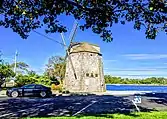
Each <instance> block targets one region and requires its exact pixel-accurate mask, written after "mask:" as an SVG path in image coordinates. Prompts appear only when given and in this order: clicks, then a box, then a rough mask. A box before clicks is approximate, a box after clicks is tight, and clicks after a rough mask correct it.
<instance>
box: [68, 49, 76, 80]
mask: <svg viewBox="0 0 167 119" xmlns="http://www.w3.org/2000/svg"><path fill="white" fill-rule="evenodd" d="M66 56H67V57H68V60H69V62H70V64H71V67H72V70H73V72H74V77H75V79H77V75H76V71H75V68H74V65H73V62H72V59H71V56H70V53H69V51H67V55H66Z"/></svg>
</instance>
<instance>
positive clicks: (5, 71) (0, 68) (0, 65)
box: [0, 60, 15, 87]
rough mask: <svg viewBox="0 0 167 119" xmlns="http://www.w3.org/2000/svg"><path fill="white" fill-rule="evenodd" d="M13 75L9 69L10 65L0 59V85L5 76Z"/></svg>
mask: <svg viewBox="0 0 167 119" xmlns="http://www.w3.org/2000/svg"><path fill="white" fill-rule="evenodd" d="M14 76H15V73H14V72H13V70H12V69H11V66H10V65H9V64H8V63H5V62H4V61H3V60H2V61H0V87H1V85H2V84H3V83H4V81H5V79H6V78H10V77H14Z"/></svg>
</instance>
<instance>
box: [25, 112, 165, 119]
mask: <svg viewBox="0 0 167 119" xmlns="http://www.w3.org/2000/svg"><path fill="white" fill-rule="evenodd" d="M26 119H167V111H166V112H141V113H131V114H127V115H125V114H107V115H94V116H78V117H77V116H75V117H41V118H26Z"/></svg>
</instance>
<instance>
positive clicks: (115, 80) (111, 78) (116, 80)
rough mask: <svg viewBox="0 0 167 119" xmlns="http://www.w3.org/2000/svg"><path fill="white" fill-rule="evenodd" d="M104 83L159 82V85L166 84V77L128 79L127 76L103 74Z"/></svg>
mask: <svg viewBox="0 0 167 119" xmlns="http://www.w3.org/2000/svg"><path fill="white" fill-rule="evenodd" d="M104 79H105V83H106V84H159V85H167V78H164V77H151V78H145V79H129V78H121V77H114V76H111V75H105V76H104Z"/></svg>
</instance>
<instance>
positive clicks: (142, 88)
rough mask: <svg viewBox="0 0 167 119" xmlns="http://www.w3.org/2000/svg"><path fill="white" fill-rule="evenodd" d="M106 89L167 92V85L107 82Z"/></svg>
mask: <svg viewBox="0 0 167 119" xmlns="http://www.w3.org/2000/svg"><path fill="white" fill-rule="evenodd" d="M106 90H107V91H151V92H159V93H167V86H158V85H157V86H156V85H118V84H116V85H114V84H107V85H106Z"/></svg>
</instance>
